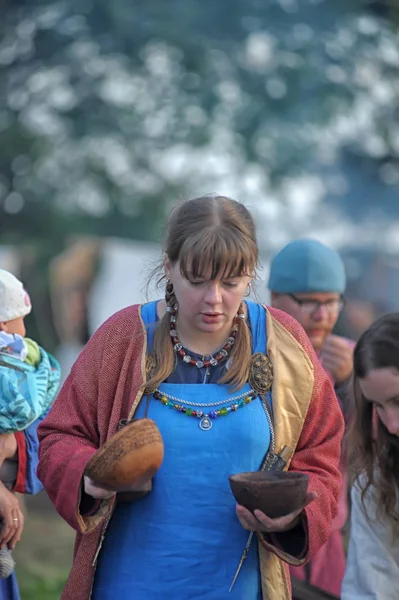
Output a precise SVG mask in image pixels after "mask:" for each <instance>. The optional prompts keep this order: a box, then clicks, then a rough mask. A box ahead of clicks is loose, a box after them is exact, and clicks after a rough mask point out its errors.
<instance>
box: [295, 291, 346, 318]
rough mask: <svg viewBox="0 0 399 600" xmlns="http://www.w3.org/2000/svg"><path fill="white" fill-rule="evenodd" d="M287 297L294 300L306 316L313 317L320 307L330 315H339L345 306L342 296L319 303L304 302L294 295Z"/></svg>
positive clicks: (312, 301)
mask: <svg viewBox="0 0 399 600" xmlns="http://www.w3.org/2000/svg"><path fill="white" fill-rule="evenodd" d="M287 296H289V297H290V298H291V299H292V300H294V302H296V303H297V304H298V306H299V307H300V309H301V311H302V312H303V313H305V314H307V315H314V314H315V313H316V312H317V311H318V310H319V309H320V308H321V307H322V306H325V307H326V309H327V312H328V313H329V314H330V315H336V314H339V313H340V312H341V310H342V309H343V308H344V306H345V300H344V298H343V297H342V296H341V297H340V298H337V299H331V300H325V301H324V302H320V301H319V300H307V299H306V300H304V299H302V298H297V297H296V296H295V295H294V294H287Z"/></svg>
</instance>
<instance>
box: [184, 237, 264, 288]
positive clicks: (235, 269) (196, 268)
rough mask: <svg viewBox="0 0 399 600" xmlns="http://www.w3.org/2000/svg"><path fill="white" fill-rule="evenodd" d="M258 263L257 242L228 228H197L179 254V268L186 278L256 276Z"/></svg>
mask: <svg viewBox="0 0 399 600" xmlns="http://www.w3.org/2000/svg"><path fill="white" fill-rule="evenodd" d="M257 263H258V251H257V247H256V245H254V243H253V241H252V240H250V239H249V238H248V237H247V236H244V235H243V233H242V232H240V231H238V230H237V231H236V235H232V232H231V230H229V229H227V228H226V227H223V226H221V227H218V228H210V229H208V230H206V231H198V233H196V234H194V235H193V236H192V237H191V238H190V239H188V240H187V241H186V242H185V244H183V247H182V249H181V253H180V271H181V273H182V275H183V276H184V277H185V278H186V279H192V278H193V279H202V278H206V279H216V278H217V277H220V278H221V279H228V278H232V277H242V276H248V277H253V275H254V273H255V269H256V267H257Z"/></svg>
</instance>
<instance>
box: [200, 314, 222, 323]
mask: <svg viewBox="0 0 399 600" xmlns="http://www.w3.org/2000/svg"><path fill="white" fill-rule="evenodd" d="M222 316H223V315H222V314H221V313H202V319H203V320H204V322H205V323H217V322H218V321H220V319H221V318H222Z"/></svg>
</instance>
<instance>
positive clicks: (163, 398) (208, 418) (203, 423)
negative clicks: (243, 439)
mask: <svg viewBox="0 0 399 600" xmlns="http://www.w3.org/2000/svg"><path fill="white" fill-rule="evenodd" d="M153 397H154V398H155V399H156V400H159V401H160V402H161V403H162V404H163V405H164V406H168V407H169V408H173V409H174V410H177V411H178V412H181V413H183V414H185V415H187V416H188V417H194V418H195V419H199V420H200V422H199V426H200V428H201V429H202V430H203V431H209V430H210V429H212V424H213V423H212V421H214V420H215V419H217V418H218V417H224V416H227V415H229V414H230V413H232V412H236V411H237V410H238V409H239V408H243V407H244V406H246V405H247V404H249V403H250V402H252V400H254V399H255V398H256V397H257V394H256V392H254V390H250V391H249V392H245V393H243V394H239V395H238V396H235V397H234V398H232V399H231V400H230V404H229V406H224V407H223V408H218V409H216V407H217V406H221V405H222V404H226V400H219V401H218V402H210V403H205V404H197V403H195V402H189V401H187V400H186V401H185V400H181V399H180V398H175V397H174V396H171V395H170V394H166V393H165V392H161V391H159V390H155V392H154V394H153ZM185 405H187V406H185ZM191 407H193V408H191ZM210 407H214V408H213V410H211V411H209V412H207V413H204V412H203V411H202V410H198V408H210Z"/></svg>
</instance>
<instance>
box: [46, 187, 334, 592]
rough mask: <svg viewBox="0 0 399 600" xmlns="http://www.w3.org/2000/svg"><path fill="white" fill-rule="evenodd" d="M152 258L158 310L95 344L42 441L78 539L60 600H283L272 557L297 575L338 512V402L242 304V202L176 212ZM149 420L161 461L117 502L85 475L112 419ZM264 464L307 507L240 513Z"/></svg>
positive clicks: (211, 200) (252, 245)
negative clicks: (281, 471) (161, 295)
mask: <svg viewBox="0 0 399 600" xmlns="http://www.w3.org/2000/svg"><path fill="white" fill-rule="evenodd" d="M164 250H165V253H164V256H163V258H162V261H161V264H160V279H161V280H164V281H165V299H164V300H160V301H158V302H152V303H149V304H145V305H142V306H133V307H128V308H126V309H124V310H122V311H121V312H119V313H117V314H116V315H114V316H113V317H111V319H110V320H109V321H108V322H107V323H105V324H104V325H103V326H102V327H101V328H100V329H99V331H98V332H96V334H95V335H94V336H93V337H92V339H91V340H90V341H89V343H88V344H87V346H86V348H85V349H84V351H83V353H82V354H81V356H80V357H79V359H78V361H77V362H76V363H75V365H74V367H73V369H72V372H71V374H70V376H69V377H68V379H67V380H66V382H65V384H64V386H63V389H62V390H61V392H60V394H59V396H58V398H57V400H56V402H55V405H54V407H53V408H52V410H51V411H50V414H49V416H48V417H47V418H46V419H45V421H44V423H43V424H42V425H41V427H40V430H39V436H40V438H41V447H40V464H39V471H38V472H39V476H40V478H41V479H42V481H43V483H44V485H45V488H46V489H47V492H48V494H49V496H50V498H51V499H52V500H53V502H54V503H55V505H56V507H57V510H58V511H59V512H60V514H61V515H63V516H64V518H65V519H67V521H68V523H70V524H71V525H72V526H73V527H75V529H76V530H77V532H78V537H77V542H76V546H75V558H74V564H73V568H72V571H71V575H70V578H69V580H68V583H67V586H66V588H65V591H64V594H63V596H62V598H63V599H65V600H88V599H89V598H91V600H110V599H112V598H118V600H128V599H129V600H130V599H133V600H158V599H159V600H161V599H162V600H172V599H173V600H175V599H176V600H200V599H201V600H222V599H223V598H229V599H230V598H231V600H261V599H263V600H286V599H288V598H289V597H290V591H289V579H288V574H287V570H286V569H285V567H284V565H283V564H282V561H285V562H292V563H293V564H303V562H304V561H305V560H306V559H307V558H308V556H309V555H311V554H312V553H313V552H314V551H316V550H317V549H318V547H319V546H320V545H321V544H322V543H323V541H325V539H326V536H327V535H328V533H329V529H330V526H331V519H332V518H334V516H335V514H336V512H337V498H338V493H339V485H340V475H339V469H338V464H339V454H340V440H341V436H342V432H343V421H342V417H341V413H340V410H339V406H338V403H337V401H336V398H335V395H334V392H333V390H332V386H331V383H330V382H329V380H328V377H327V376H326V375H325V373H324V371H323V370H322V368H321V366H320V365H319V363H318V361H317V359H316V357H315V355H314V353H313V351H312V349H311V346H310V343H309V341H308V340H307V338H306V335H305V334H304V332H303V331H302V330H301V328H300V327H299V325H298V324H297V323H296V322H295V321H294V320H293V319H291V318H290V317H288V316H287V315H285V314H283V313H280V312H279V311H275V310H273V309H266V308H265V307H264V306H262V305H260V304H258V303H255V302H249V301H245V300H244V296H245V295H247V293H248V292H249V291H250V287H251V282H252V279H253V278H254V277H255V274H256V267H257V263H258V247H257V243H256V236H255V226H254V222H253V220H252V217H251V215H250V213H249V212H248V210H247V209H246V208H245V207H244V206H243V205H242V204H240V203H238V202H236V201H234V200H231V199H229V198H225V197H219V196H206V197H202V198H197V199H195V200H192V201H189V202H186V203H183V204H182V205H180V206H178V207H177V208H176V209H175V210H174V211H173V212H172V215H171V217H170V221H169V230H168V237H167V240H166V244H165V248H164ZM146 364H147V369H146V368H145V365H146ZM143 373H144V375H143ZM143 377H146V380H144V382H143ZM273 378H274V380H273ZM272 381H273V386H272ZM143 392H144V393H143ZM145 414H146V415H147V416H148V417H149V418H151V419H153V420H154V421H155V422H156V424H157V426H158V428H159V430H160V432H161V435H162V438H163V442H164V448H165V456H164V461H163V464H162V466H161V468H160V469H159V471H158V472H157V473H156V475H155V477H154V479H153V481H152V489H151V491H150V492H149V493H147V494H145V495H144V496H143V497H142V498H140V499H138V500H135V501H133V502H123V501H121V500H122V499H120V498H119V497H117V498H115V493H114V492H112V491H111V492H110V491H107V490H104V489H101V488H99V487H98V486H96V485H95V483H94V482H93V481H91V480H89V479H88V478H87V476H85V467H86V465H87V462H88V460H89V459H90V458H91V456H93V454H94V453H95V452H96V449H97V448H98V447H99V446H101V445H102V443H103V442H104V441H105V440H106V439H108V438H109V437H111V436H112V435H113V433H114V432H115V430H116V428H117V427H118V422H119V420H123V419H126V418H128V419H131V418H140V417H142V416H144V415H145ZM265 457H267V460H268V464H269V465H272V464H274V465H275V466H277V467H278V468H283V467H286V468H287V467H288V466H289V467H290V468H291V469H293V470H296V471H300V472H304V473H307V474H308V475H309V481H310V483H309V492H308V496H307V499H306V501H305V503H304V505H303V506H302V507H301V508H300V509H299V510H297V511H295V512H293V513H291V514H288V515H285V516H284V517H281V518H279V519H270V518H269V517H268V516H267V515H265V514H263V513H261V512H260V511H255V513H254V514H252V513H250V512H249V511H248V510H246V509H245V508H244V507H243V506H236V503H235V500H234V497H233V495H232V493H231V490H230V486H229V479H228V478H229V475H231V474H233V473H239V472H246V471H258V470H259V469H260V468H261V467H262V466H264V465H265ZM136 491H138V490H136ZM99 501H101V502H99ZM254 533H255V535H254ZM229 590H230V591H229Z"/></svg>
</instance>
